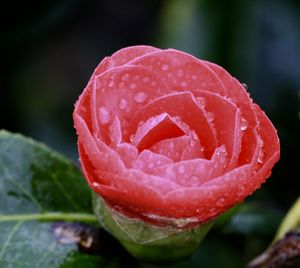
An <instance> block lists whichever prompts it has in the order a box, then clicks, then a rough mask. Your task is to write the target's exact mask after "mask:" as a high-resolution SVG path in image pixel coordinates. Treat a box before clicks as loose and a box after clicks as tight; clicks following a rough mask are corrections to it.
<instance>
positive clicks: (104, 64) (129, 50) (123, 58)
mask: <svg viewBox="0 0 300 268" xmlns="http://www.w3.org/2000/svg"><path fill="white" fill-rule="evenodd" d="M155 51H160V49H158V48H155V47H151V46H144V45H140V46H130V47H126V48H123V49H120V50H118V51H117V52H115V53H114V54H112V55H111V56H110V57H105V58H104V59H103V60H102V61H101V62H100V64H99V65H98V66H97V68H96V69H95V71H94V73H93V75H92V77H91V79H90V81H89V82H92V81H93V80H94V79H95V77H96V76H97V75H100V74H102V73H104V72H105V71H107V70H109V69H111V68H113V67H117V66H121V65H124V64H126V63H128V62H129V61H132V60H134V59H136V58H138V57H140V56H142V55H145V54H148V53H152V52H155Z"/></svg>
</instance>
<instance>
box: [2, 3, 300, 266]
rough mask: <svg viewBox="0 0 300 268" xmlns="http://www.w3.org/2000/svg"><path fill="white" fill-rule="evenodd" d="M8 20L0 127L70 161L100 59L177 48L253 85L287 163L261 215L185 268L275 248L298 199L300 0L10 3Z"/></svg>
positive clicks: (239, 262)
mask: <svg viewBox="0 0 300 268" xmlns="http://www.w3.org/2000/svg"><path fill="white" fill-rule="evenodd" d="M2 13H3V14H6V15H7V16H5V18H4V17H2V18H1V20H2V21H1V22H2V23H1V25H2V26H4V31H2V34H1V41H0V46H1V63H2V72H1V82H0V83H1V84H0V87H1V90H0V98H1V100H2V102H1V105H0V107H1V114H2V117H1V119H2V120H1V125H0V128H6V129H8V130H10V131H15V132H21V133H24V134H26V135H28V136H32V137H34V138H36V139H38V140H42V141H44V142H45V143H47V144H49V145H50V146H52V147H54V148H55V149H57V150H58V151H60V152H63V153H65V154H67V155H68V156H70V157H72V158H73V159H77V151H76V136H75V131H74V129H73V122H72V118H71V114H72V110H73V105H74V102H75V100H76V99H77V97H78V95H79V94H80V93H81V91H82V89H83V88H84V87H85V85H86V83H87V81H88V79H89V77H90V75H91V74H92V71H93V69H94V68H95V67H96V66H97V64H98V63H99V62H100V60H101V59H102V58H103V57H104V56H105V55H109V54H111V53H113V52H114V51H115V50H117V49H120V48H122V47H125V46H128V45H134V44H150V45H154V46H159V47H162V48H167V47H173V48H177V49H180V50H184V51H186V52H189V53H192V54H194V55H196V56H197V57H200V58H204V59H207V60H210V61H214V62H216V63H218V64H220V65H222V66H223V67H225V68H226V69H227V70H228V71H229V72H231V73H232V74H233V75H234V76H235V77H237V78H238V79H239V80H240V81H241V82H244V83H247V85H248V88H249V92H250V93H251V96H252V97H253V99H254V100H255V102H257V103H258V104H259V105H261V106H262V108H263V109H264V110H265V111H266V113H267V115H268V116H269V117H270V118H271V120H272V122H273V123H274V124H275V126H276V128H277V129H278V131H279V136H280V140H281V150H282V153H281V160H280V162H279V163H278V164H277V165H276V167H275V168H274V170H273V174H272V177H271V178H270V179H269V180H268V182H267V184H266V185H264V186H263V187H262V189H261V190H260V191H259V192H258V193H256V194H255V195H254V196H253V197H251V198H250V200H249V202H250V203H251V204H250V203H249V207H251V206H252V202H253V204H260V206H259V209H258V208H257V211H256V207H255V206H254V205H253V206H254V207H252V210H250V208H249V207H248V208H247V209H249V210H248V211H245V210H242V211H240V212H239V214H236V216H234V217H233V218H232V220H231V221H230V222H229V223H227V225H225V226H224V227H223V229H224V230H223V229H222V230H223V231H222V232H221V231H220V230H219V229H218V230H213V231H212V233H211V234H210V235H209V236H208V238H207V239H206V240H205V242H204V243H203V244H202V246H201V248H200V250H199V251H198V253H197V254H196V255H195V256H193V258H192V259H191V260H190V261H189V263H188V267H207V268H213V267H233V268H234V267H242V266H243V265H244V264H245V263H246V262H247V261H249V260H250V259H251V258H253V257H254V256H255V255H257V254H259V253H261V252H262V250H263V249H264V247H266V246H267V245H268V243H270V242H271V240H272V237H273V235H274V234H275V230H276V227H277V226H278V224H279V219H280V218H281V217H282V215H283V214H284V212H286V211H287V209H288V207H290V206H291V205H292V203H293V202H294V200H296V198H297V197H298V196H299V194H300V191H299V178H300V174H299V162H300V161H299V149H300V146H299V143H300V139H299V137H300V125H299V118H298V111H299V98H298V97H297V95H298V92H299V90H300V49H299V44H300V2H299V1H297V0H289V1H284V0H254V1H253V0H252V1H250V0H244V1H238V0H230V1H217V0H184V1H183V0H182V1H181V0H164V1H159V0H153V1H137V0H128V1H124V0H102V1H83V0H75V1H71V0H60V1H57V0H56V1H42V2H40V3H34V4H31V3H28V2H24V3H18V4H16V3H14V2H13V3H12V4H11V6H9V5H7V6H5V7H4V6H3V10H2ZM247 206H248V205H247ZM261 209H265V210H263V211H265V212H261V211H262V210H261ZM254 223H255V224H258V223H259V224H258V225H259V226H261V227H259V228H258V227H257V228H258V229H257V228H256V227H255V228H254V227H253V225H252V224H254ZM235 225H236V226H235ZM241 227H243V228H241ZM220 232H221V234H220ZM200 261H201V266H200V265H199V262H200ZM184 265H187V264H184V263H183V264H182V265H181V266H180V264H179V266H176V267H187V266H184ZM174 267H175V266H174Z"/></svg>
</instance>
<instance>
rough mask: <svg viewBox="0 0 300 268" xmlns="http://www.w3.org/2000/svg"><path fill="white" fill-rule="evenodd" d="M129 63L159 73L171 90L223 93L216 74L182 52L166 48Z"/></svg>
mask: <svg viewBox="0 0 300 268" xmlns="http://www.w3.org/2000/svg"><path fill="white" fill-rule="evenodd" d="M129 64H133V65H139V66H145V67H147V68H149V69H150V70H152V71H154V72H156V73H157V74H159V75H160V76H161V77H162V78H163V79H164V80H165V82H166V83H167V84H168V86H169V87H170V88H171V89H172V90H178V91H182V90H190V91H192V92H193V91H194V90H199V89H203V90H208V91H212V92H216V93H219V94H222V95H224V92H225V89H224V86H223V83H222V82H221V80H220V79H219V78H218V76H217V75H216V74H215V72H213V71H212V70H211V69H210V68H209V67H208V66H207V65H206V64H205V63H204V62H202V61H200V60H198V59H197V58H195V57H193V56H191V55H189V54H186V53H184V52H181V51H178V50H174V49H167V50H163V51H158V52H154V53H151V54H147V55H144V56H142V57H139V58H137V59H135V60H133V61H131V62H129Z"/></svg>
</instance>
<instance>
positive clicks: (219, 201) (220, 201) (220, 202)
mask: <svg viewBox="0 0 300 268" xmlns="http://www.w3.org/2000/svg"><path fill="white" fill-rule="evenodd" d="M224 202H225V199H224V198H223V197H221V198H220V199H219V200H218V201H217V203H216V205H217V206H218V207H223V206H224Z"/></svg>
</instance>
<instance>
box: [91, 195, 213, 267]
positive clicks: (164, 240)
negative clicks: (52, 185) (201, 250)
mask: <svg viewBox="0 0 300 268" xmlns="http://www.w3.org/2000/svg"><path fill="white" fill-rule="evenodd" d="M93 208H94V212H95V214H96V217H97V219H98V221H99V222H100V224H101V226H102V227H103V228H104V229H105V230H106V231H107V232H109V233H110V234H111V235H112V236H114V237H115V238H116V239H117V240H118V241H119V242H120V243H121V244H122V245H123V246H124V248H125V249H126V250H127V251H128V252H129V253H130V254H132V255H133V256H134V257H136V258H138V259H140V260H143V261H147V262H150V263H172V262H176V261H178V260H180V259H185V258H187V257H189V256H191V255H192V254H193V253H194V252H195V250H196V249H197V248H198V246H199V244H200V243H201V241H202V239H203V238H204V236H205V235H206V234H207V232H208V231H209V229H210V228H211V226H212V224H213V222H212V221H211V222H208V223H205V224H203V225H201V226H198V227H196V228H192V229H188V230H182V229H178V228H174V227H169V226H168V227H158V226H155V225H152V224H149V223H146V222H144V221H142V220H140V219H132V218H128V217H126V216H124V215H123V214H121V213H119V212H117V211H116V210H114V209H112V208H111V207H110V206H108V205H106V203H105V201H104V200H103V199H102V198H101V197H100V196H98V195H97V194H95V193H94V194H93Z"/></svg>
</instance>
